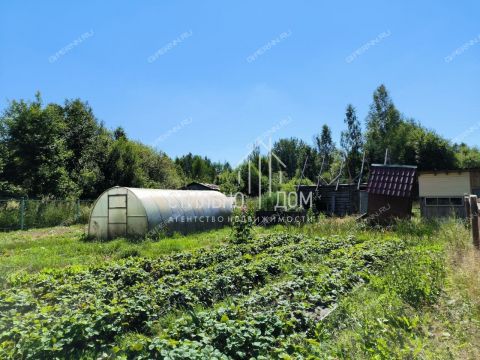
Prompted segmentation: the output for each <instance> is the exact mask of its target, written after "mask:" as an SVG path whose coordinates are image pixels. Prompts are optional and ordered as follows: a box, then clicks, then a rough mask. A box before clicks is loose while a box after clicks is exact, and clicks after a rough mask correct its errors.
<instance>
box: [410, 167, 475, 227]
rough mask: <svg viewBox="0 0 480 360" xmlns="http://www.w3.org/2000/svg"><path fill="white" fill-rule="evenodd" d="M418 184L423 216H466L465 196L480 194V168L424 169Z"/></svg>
mask: <svg viewBox="0 0 480 360" xmlns="http://www.w3.org/2000/svg"><path fill="white" fill-rule="evenodd" d="M418 186H419V197H420V211H421V214H422V216H424V217H427V218H436V217H446V216H457V217H464V216H465V208H464V205H463V196H464V195H465V194H476V195H480V170H478V169H472V170H450V171H438V172H435V171H423V172H420V174H419V176H418Z"/></svg>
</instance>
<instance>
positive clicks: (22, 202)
mask: <svg viewBox="0 0 480 360" xmlns="http://www.w3.org/2000/svg"><path fill="white" fill-rule="evenodd" d="M24 228H25V198H24V197H22V200H20V230H23V229H24Z"/></svg>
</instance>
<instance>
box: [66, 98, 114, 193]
mask: <svg viewBox="0 0 480 360" xmlns="http://www.w3.org/2000/svg"><path fill="white" fill-rule="evenodd" d="M63 114H64V121H65V125H66V130H65V133H64V137H65V143H66V146H67V148H68V150H69V151H70V155H71V156H70V157H69V158H68V159H67V171H68V173H69V174H70V178H71V179H72V181H74V182H75V183H76V184H77V185H78V187H79V188H80V191H81V192H80V196H81V197H83V198H90V199H91V198H95V197H96V196H97V195H98V194H99V192H100V190H101V188H100V187H101V184H102V183H103V182H104V175H103V173H102V170H101V169H102V167H103V166H104V165H105V163H106V161H107V158H108V149H109V148H110V147H111V143H112V138H111V136H110V135H109V134H108V132H107V130H106V129H105V128H104V127H103V125H102V124H100V123H99V122H98V120H97V119H96V117H95V115H94V114H93V110H92V108H91V107H90V106H89V105H88V103H86V102H82V101H81V100H80V99H75V100H67V101H65V104H64V106H63Z"/></svg>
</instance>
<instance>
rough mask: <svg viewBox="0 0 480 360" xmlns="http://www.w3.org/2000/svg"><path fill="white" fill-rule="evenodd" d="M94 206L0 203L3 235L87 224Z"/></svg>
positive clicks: (64, 202) (18, 201) (71, 202)
mask: <svg viewBox="0 0 480 360" xmlns="http://www.w3.org/2000/svg"><path fill="white" fill-rule="evenodd" d="M93 202H94V201H93V200H31V199H25V198H22V199H0V231H10V230H26V229H31V228H41V227H50V226H68V225H73V224H86V223H88V218H89V216H90V211H91V209H92V206H93Z"/></svg>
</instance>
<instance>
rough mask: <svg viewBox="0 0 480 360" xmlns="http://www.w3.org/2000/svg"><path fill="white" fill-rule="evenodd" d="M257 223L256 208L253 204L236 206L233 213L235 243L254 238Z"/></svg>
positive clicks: (233, 238) (242, 242) (232, 239)
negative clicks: (253, 232) (253, 231)
mask: <svg viewBox="0 0 480 360" xmlns="http://www.w3.org/2000/svg"><path fill="white" fill-rule="evenodd" d="M254 225H255V210H254V208H253V206H252V205H248V206H243V207H241V208H236V209H235V210H234V211H233V215H232V237H231V241H232V242H233V243H235V244H244V243H247V242H249V241H250V240H252V237H253V235H252V229H253V227H254Z"/></svg>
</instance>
